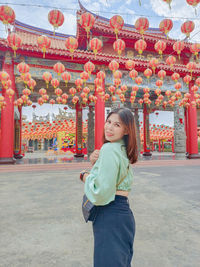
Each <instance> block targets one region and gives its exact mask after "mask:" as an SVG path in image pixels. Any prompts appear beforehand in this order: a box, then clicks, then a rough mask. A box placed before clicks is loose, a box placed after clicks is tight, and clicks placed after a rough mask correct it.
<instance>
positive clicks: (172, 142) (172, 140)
mask: <svg viewBox="0 0 200 267" xmlns="http://www.w3.org/2000/svg"><path fill="white" fill-rule="evenodd" d="M172 152H173V153H174V137H172Z"/></svg>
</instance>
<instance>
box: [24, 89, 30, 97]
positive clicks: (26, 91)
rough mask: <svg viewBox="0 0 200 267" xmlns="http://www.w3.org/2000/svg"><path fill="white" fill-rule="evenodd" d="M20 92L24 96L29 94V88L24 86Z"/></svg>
mask: <svg viewBox="0 0 200 267" xmlns="http://www.w3.org/2000/svg"><path fill="white" fill-rule="evenodd" d="M22 93H23V94H24V95H25V96H29V95H30V94H31V90H29V89H28V88H25V89H23V90H22Z"/></svg>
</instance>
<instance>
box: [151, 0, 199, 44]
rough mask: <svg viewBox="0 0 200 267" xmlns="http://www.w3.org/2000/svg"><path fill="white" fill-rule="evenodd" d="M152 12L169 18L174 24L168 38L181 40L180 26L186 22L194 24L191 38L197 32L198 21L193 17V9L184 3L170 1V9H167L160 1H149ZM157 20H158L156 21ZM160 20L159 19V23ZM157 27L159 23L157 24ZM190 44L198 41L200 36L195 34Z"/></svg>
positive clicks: (181, 1) (177, 0) (183, 36)
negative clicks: (190, 21)
mask: <svg viewBox="0 0 200 267" xmlns="http://www.w3.org/2000/svg"><path fill="white" fill-rule="evenodd" d="M150 3H151V7H152V9H153V11H154V12H155V13H156V14H157V15H159V16H163V17H169V18H171V19H172V21H173V22H174V27H173V29H172V31H171V32H170V34H169V37H171V38H175V39H181V40H183V39H184V38H185V35H184V34H183V33H182V32H181V25H182V23H183V22H185V21H186V20H192V21H194V23H195V29H194V31H193V32H192V33H191V37H192V36H193V35H195V34H196V33H197V32H198V31H199V27H200V21H199V18H198V17H197V16H196V15H195V11H194V8H193V7H191V6H189V5H188V4H187V3H186V1H183V0H176V1H172V4H171V9H169V8H168V6H167V4H166V3H165V2H163V1H160V0H150ZM158 20H159V19H158ZM161 20H162V18H160V21H161ZM158 25H159V23H158ZM190 41H191V42H195V41H200V34H196V35H195V36H194V37H193V38H192V39H191V40H190Z"/></svg>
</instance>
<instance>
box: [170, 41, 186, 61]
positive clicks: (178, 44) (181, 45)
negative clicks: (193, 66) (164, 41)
mask: <svg viewBox="0 0 200 267" xmlns="http://www.w3.org/2000/svg"><path fill="white" fill-rule="evenodd" d="M184 47H185V44H184V42H181V41H177V42H175V43H174V44H173V49H174V51H176V53H177V54H178V58H179V59H180V54H181V51H182V50H183V49H184Z"/></svg>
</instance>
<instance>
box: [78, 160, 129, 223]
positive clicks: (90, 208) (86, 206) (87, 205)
mask: <svg viewBox="0 0 200 267" xmlns="http://www.w3.org/2000/svg"><path fill="white" fill-rule="evenodd" d="M128 171H129V165H128V167H127V173H126V175H124V176H123V178H122V179H121V180H120V181H119V183H118V184H117V185H116V188H117V187H118V186H119V185H120V184H121V183H122V182H123V181H124V179H125V178H126V176H127V174H128ZM82 213H83V217H84V219H85V222H86V223H87V222H88V221H94V220H95V218H96V216H97V206H95V205H94V204H93V203H92V202H91V201H90V200H89V199H88V198H87V196H86V194H84V195H83V201H82Z"/></svg>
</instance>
